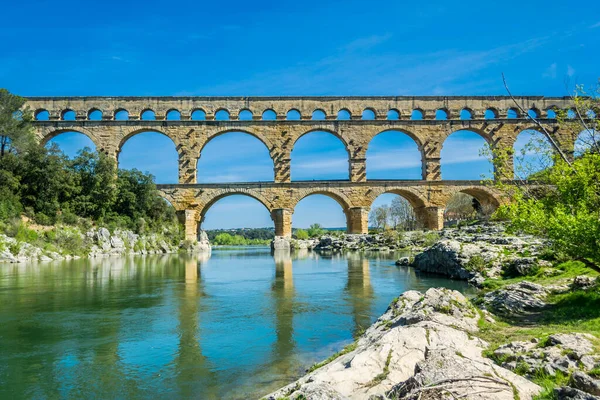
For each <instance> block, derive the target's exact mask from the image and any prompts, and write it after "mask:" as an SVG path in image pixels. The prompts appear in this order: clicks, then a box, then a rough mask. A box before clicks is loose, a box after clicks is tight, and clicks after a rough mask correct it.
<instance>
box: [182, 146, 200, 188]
mask: <svg viewBox="0 0 600 400" xmlns="http://www.w3.org/2000/svg"><path fill="white" fill-rule="evenodd" d="M196 162H197V160H196V159H195V157H193V156H192V154H191V152H190V151H187V150H179V183H196V173H197V171H196Z"/></svg>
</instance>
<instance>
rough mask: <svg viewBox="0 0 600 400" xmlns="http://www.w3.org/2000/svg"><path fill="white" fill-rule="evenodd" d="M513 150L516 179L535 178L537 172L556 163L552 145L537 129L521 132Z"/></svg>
mask: <svg viewBox="0 0 600 400" xmlns="http://www.w3.org/2000/svg"><path fill="white" fill-rule="evenodd" d="M513 150H514V161H513V164H514V177H515V179H532V178H535V174H537V173H539V172H540V171H543V170H545V169H547V168H548V167H550V166H552V164H553V163H554V162H553V151H552V145H551V144H550V142H549V141H548V139H546V137H545V136H544V135H543V134H542V133H540V132H538V131H535V130H525V131H523V132H521V133H519V135H518V136H517V140H515V144H514V145H513Z"/></svg>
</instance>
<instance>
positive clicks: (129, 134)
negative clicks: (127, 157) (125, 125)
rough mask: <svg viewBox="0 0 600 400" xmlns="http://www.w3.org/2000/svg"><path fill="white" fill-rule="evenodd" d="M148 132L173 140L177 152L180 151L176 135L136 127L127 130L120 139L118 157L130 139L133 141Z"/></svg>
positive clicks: (153, 128) (166, 131) (150, 128)
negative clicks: (135, 137) (133, 138)
mask: <svg viewBox="0 0 600 400" xmlns="http://www.w3.org/2000/svg"><path fill="white" fill-rule="evenodd" d="M146 132H153V133H160V134H161V135H163V136H166V137H168V138H169V139H171V142H173V145H174V146H175V150H176V151H177V150H178V148H179V139H178V138H177V135H176V134H169V130H161V129H157V128H155V127H148V128H144V127H140V126H136V127H133V128H130V129H127V130H125V131H123V132H122V136H121V137H120V138H119V139H118V144H117V148H116V151H117V156H118V155H119V154H120V153H121V149H122V148H123V146H124V145H125V143H127V141H128V140H129V139H131V138H132V137H134V136H137V135H139V134H141V133H146Z"/></svg>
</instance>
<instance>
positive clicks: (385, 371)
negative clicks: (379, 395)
mask: <svg viewBox="0 0 600 400" xmlns="http://www.w3.org/2000/svg"><path fill="white" fill-rule="evenodd" d="M391 361H392V349H390V351H389V352H388V355H387V359H386V360H385V365H384V366H383V371H382V372H381V373H380V374H378V375H377V376H376V377H375V378H373V379H372V380H371V381H370V382H369V383H367V384H366V386H367V387H373V386H376V385H379V384H380V383H381V382H383V381H384V380H385V379H386V378H387V377H388V375H389V374H390V362H391Z"/></svg>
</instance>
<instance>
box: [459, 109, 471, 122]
mask: <svg viewBox="0 0 600 400" xmlns="http://www.w3.org/2000/svg"><path fill="white" fill-rule="evenodd" d="M460 119H461V120H463V121H468V120H471V119H473V113H472V112H471V110H469V109H468V108H463V109H462V110H460Z"/></svg>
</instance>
